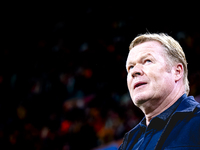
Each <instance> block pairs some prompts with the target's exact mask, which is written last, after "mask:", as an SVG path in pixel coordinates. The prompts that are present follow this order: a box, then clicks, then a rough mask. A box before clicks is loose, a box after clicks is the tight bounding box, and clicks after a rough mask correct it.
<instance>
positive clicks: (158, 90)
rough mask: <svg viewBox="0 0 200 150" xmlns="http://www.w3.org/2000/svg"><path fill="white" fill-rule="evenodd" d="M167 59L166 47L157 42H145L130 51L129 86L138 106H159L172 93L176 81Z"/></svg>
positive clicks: (128, 62)
mask: <svg viewBox="0 0 200 150" xmlns="http://www.w3.org/2000/svg"><path fill="white" fill-rule="evenodd" d="M165 57H166V55H164V47H163V46H162V45H161V44H160V43H159V42H157V41H148V42H144V43H142V44H139V45H137V46H135V47H134V48H132V49H131V50H130V52H129V54H128V58H127V63H126V69H127V72H128V76H127V84H128V89H129V92H130V95H131V98H132V100H133V103H134V104H135V105H136V106H138V107H140V106H141V105H147V106H148V105H154V104H155V105H158V104H159V103H161V101H162V99H164V98H166V97H167V96H168V95H169V93H171V92H172V90H173V88H174V84H175V81H174V76H173V73H172V72H173V71H171V68H172V67H170V65H166V64H167V62H166V58H165Z"/></svg>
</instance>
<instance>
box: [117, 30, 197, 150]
mask: <svg viewBox="0 0 200 150" xmlns="http://www.w3.org/2000/svg"><path fill="white" fill-rule="evenodd" d="M129 50H130V51H129V54H128V58H127V63H126V69H127V72H128V75H127V84H128V89H129V92H130V96H131V98H132V101H133V103H134V104H135V105H136V106H137V107H139V108H140V109H141V110H142V111H143V113H144V114H145V117H144V118H143V119H142V121H141V122H140V123H139V124H138V125H137V126H136V127H134V128H133V129H132V130H131V131H129V132H128V133H126V134H125V136H124V140H123V143H122V145H121V146H120V147H119V150H130V149H133V150H136V149H137V150H153V149H156V150H160V149H170V150H171V149H175V150H179V149H180V150H190V149H191V150H194V149H200V104H199V103H198V102H196V101H195V100H194V98H193V97H191V96H190V97H188V96H187V95H188V93H189V83H188V79H187V74H188V71H187V62H186V58H185V54H184V52H183V50H182V48H181V46H180V45H179V43H178V42H177V41H175V40H174V39H173V38H172V37H170V36H168V35H165V34H163V33H161V34H150V33H149V34H143V35H140V36H138V37H136V38H135V39H134V40H133V41H132V43H131V44H130V47H129Z"/></svg>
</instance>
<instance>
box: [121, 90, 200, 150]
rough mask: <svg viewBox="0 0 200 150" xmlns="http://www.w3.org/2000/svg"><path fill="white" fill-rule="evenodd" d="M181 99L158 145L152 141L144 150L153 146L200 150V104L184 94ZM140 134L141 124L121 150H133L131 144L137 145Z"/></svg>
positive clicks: (128, 137)
mask: <svg viewBox="0 0 200 150" xmlns="http://www.w3.org/2000/svg"><path fill="white" fill-rule="evenodd" d="M181 98H182V99H181V101H180V104H178V106H177V108H176V109H175V111H174V112H173V113H172V115H171V116H170V117H169V119H168V120H167V122H166V124H165V125H164V126H163V129H162V130H161V131H162V133H161V135H160V136H159V139H158V140H156V141H155V142H156V143H154V142H152V141H151V142H149V143H148V146H147V148H142V149H151V148H150V147H151V146H152V147H154V149H155V150H197V149H198V150H200V104H199V103H198V102H196V101H195V100H194V98H193V97H192V96H190V97H187V96H186V95H185V94H184V95H183V96H182V97H181ZM143 120H144V119H143ZM141 122H142V121H141ZM150 124H151V123H150ZM150 124H149V125H150ZM140 133H141V123H140V124H138V125H137V126H136V127H134V128H133V129H132V130H130V131H129V132H128V133H126V134H125V136H124V140H123V143H122V145H121V146H120V147H119V150H128V149H131V148H129V147H130V144H131V143H133V142H135V143H137V141H135V140H137V139H138V136H139V135H140ZM151 144H152V145H151ZM139 149H141V147H140V148H139Z"/></svg>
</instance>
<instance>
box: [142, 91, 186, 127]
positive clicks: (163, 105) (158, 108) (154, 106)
mask: <svg viewBox="0 0 200 150" xmlns="http://www.w3.org/2000/svg"><path fill="white" fill-rule="evenodd" d="M184 93H185V92H179V93H177V94H175V95H173V96H172V95H168V96H167V97H166V98H163V99H162V100H158V99H157V100H152V101H151V102H150V103H147V104H146V106H143V107H142V108H141V110H142V111H143V112H144V114H145V117H146V125H147V126H148V125H149V123H150V121H151V119H152V118H154V117H156V116H157V115H159V114H161V113H162V112H164V111H165V110H166V109H168V108H169V107H170V106H172V105H173V104H174V103H175V102H176V101H177V100H178V99H179V98H180V97H181V96H182V95H183V94H184Z"/></svg>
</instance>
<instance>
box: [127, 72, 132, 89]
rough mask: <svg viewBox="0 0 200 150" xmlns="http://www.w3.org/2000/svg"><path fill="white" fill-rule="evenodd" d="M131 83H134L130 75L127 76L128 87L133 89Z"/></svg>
mask: <svg viewBox="0 0 200 150" xmlns="http://www.w3.org/2000/svg"><path fill="white" fill-rule="evenodd" d="M131 83H132V78H131V77H130V75H127V85H128V88H129V89H130V87H131Z"/></svg>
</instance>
